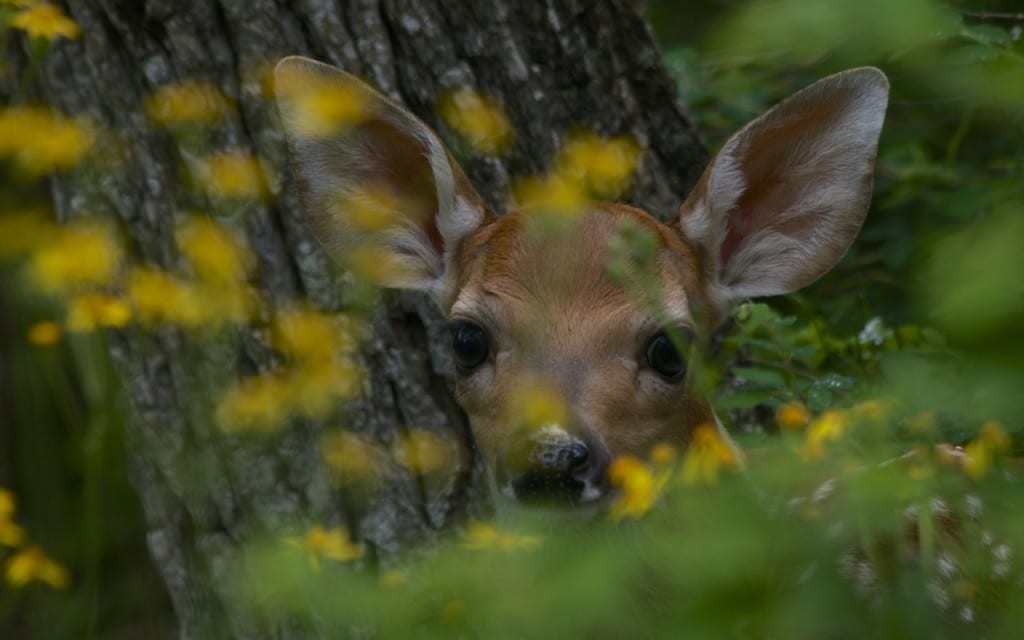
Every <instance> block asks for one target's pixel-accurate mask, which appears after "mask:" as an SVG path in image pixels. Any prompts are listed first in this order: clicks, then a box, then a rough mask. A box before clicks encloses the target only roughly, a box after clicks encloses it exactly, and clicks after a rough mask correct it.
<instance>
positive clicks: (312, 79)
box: [274, 56, 493, 295]
mask: <svg viewBox="0 0 1024 640" xmlns="http://www.w3.org/2000/svg"><path fill="white" fill-rule="evenodd" d="M274 81H275V87H274V88H275V94H276V98H277V104H278V111H279V112H280V114H281V121H282V123H283V125H284V130H285V134H286V136H287V138H288V146H289V148H290V149H291V152H292V162H293V167H294V170H295V178H296V182H297V183H298V187H299V191H300V193H301V196H302V204H303V208H304V210H305V216H306V220H307V221H308V223H309V224H310V226H311V228H312V230H313V233H314V235H315V236H316V237H317V239H318V240H320V242H321V243H323V244H324V246H325V247H326V248H327V249H328V250H329V251H331V252H332V253H333V254H335V255H337V256H338V257H339V258H340V259H341V260H343V261H344V260H346V259H350V260H351V259H352V256H354V255H364V257H366V258H367V259H368V261H369V262H371V263H372V264H370V265H369V266H370V267H371V269H372V271H373V272H374V273H375V275H376V278H377V280H378V281H379V282H380V283H381V284H383V285H385V286H390V287H397V288H404V289H421V290H426V291H430V292H432V293H434V294H436V295H443V293H444V291H445V290H446V289H448V288H450V287H451V286H452V283H453V281H454V278H455V275H454V273H453V270H454V267H453V256H454V254H455V252H456V251H457V249H458V246H459V244H460V243H461V241H462V240H463V239H464V238H465V237H466V236H467V235H469V234H470V233H472V232H473V231H475V230H476V229H478V228H479V227H480V226H482V225H483V224H485V223H486V222H487V221H488V220H490V219H491V218H492V217H493V214H492V213H491V212H490V211H489V210H488V208H487V207H486V205H485V204H484V203H483V200H482V199H481V197H480V196H479V194H478V193H477V192H476V190H475V189H474V188H473V186H472V185H471V184H470V183H469V180H468V179H467V178H466V176H465V174H464V173H463V172H462V170H461V169H460V168H459V166H458V164H457V163H456V162H455V161H454V160H453V159H452V157H451V155H450V154H449V153H448V150H447V149H446V148H445V146H444V144H442V143H441V140H440V138H439V137H438V136H437V134H436V133H434V132H433V131H432V130H431V129H430V127H428V126H427V125H426V124H424V123H423V122H422V121H420V120H419V119H418V118H417V117H416V116H414V115H413V114H412V113H410V112H409V111H407V110H406V109H404V108H403V107H401V106H399V105H397V104H395V103H394V102H392V101H391V100H389V99H388V98H386V97H385V96H383V95H381V94H380V93H378V92H377V91H375V90H373V89H371V88H370V87H369V86H367V85H366V84H365V83H363V82H362V81H361V80H359V79H358V78H356V77H355V76H353V75H350V74H348V73H345V72H344V71H342V70H340V69H337V68H335V67H332V66H329V65H326V64H322V63H319V62H315V61H313V60H309V59H307V58H302V57H298V56H295V57H290V58H285V59H284V60H282V61H281V62H280V63H278V65H277V68H276V69H275V70H274ZM367 249H369V251H368V252H367V251H366V250H367ZM360 251H363V254H360Z"/></svg>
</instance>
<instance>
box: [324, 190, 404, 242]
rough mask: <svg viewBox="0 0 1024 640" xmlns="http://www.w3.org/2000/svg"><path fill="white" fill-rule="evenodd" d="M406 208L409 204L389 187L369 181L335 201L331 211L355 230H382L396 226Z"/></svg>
mask: <svg viewBox="0 0 1024 640" xmlns="http://www.w3.org/2000/svg"><path fill="white" fill-rule="evenodd" d="M409 210H411V207H410V206H409V205H407V204H404V203H403V202H402V200H401V199H400V198H399V197H398V195H397V194H396V193H394V192H393V191H392V190H390V189H388V188H387V187H385V186H378V185H370V186H365V187H361V188H358V189H355V190H353V191H352V192H351V193H348V194H346V195H345V196H344V197H343V198H341V199H339V200H338V201H336V202H335V203H334V207H333V211H332V213H333V215H336V216H338V217H340V218H341V219H342V220H344V222H345V223H346V224H347V225H348V226H350V227H352V228H353V229H355V230H357V231H384V230H386V229H391V228H394V227H397V226H398V225H399V224H400V221H401V220H403V218H404V216H405V214H404V213H403V212H404V211H409Z"/></svg>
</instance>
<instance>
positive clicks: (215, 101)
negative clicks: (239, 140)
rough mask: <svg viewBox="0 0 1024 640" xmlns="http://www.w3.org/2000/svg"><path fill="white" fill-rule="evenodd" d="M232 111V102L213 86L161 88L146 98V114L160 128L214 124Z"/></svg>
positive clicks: (197, 84)
mask: <svg viewBox="0 0 1024 640" xmlns="http://www.w3.org/2000/svg"><path fill="white" fill-rule="evenodd" d="M230 109H231V102H230V101H229V100H228V99H227V97H226V96H225V95H224V94H223V93H222V92H221V90H220V89H218V88H217V87H215V86H213V85H209V84H203V83H201V82H196V81H186V82H182V83H180V84H172V85H167V86H164V87H160V88H159V89H157V90H156V91H155V92H153V94H152V95H150V96H149V98H147V99H146V104H145V110H146V115H148V116H149V118H150V119H151V120H153V121H154V122H156V123H157V124H159V125H162V126H175V125H180V124H185V123H196V124H206V125H209V124H214V123H215V122H217V121H218V120H220V119H221V118H223V117H224V116H225V115H226V114H227V113H228V112H229V111H230Z"/></svg>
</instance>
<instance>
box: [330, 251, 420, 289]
mask: <svg viewBox="0 0 1024 640" xmlns="http://www.w3.org/2000/svg"><path fill="white" fill-rule="evenodd" d="M345 262H346V265H347V266H348V268H349V269H351V270H352V272H353V273H355V274H356V275H358V276H360V277H363V278H366V279H367V280H369V281H370V282H373V283H376V284H381V285H387V284H389V283H393V282H402V281H404V280H405V279H407V278H409V277H410V276H411V275H412V271H411V270H410V267H409V264H408V263H407V262H406V261H405V260H403V259H402V258H401V257H400V256H398V255H397V254H395V253H394V252H393V251H391V250H390V249H388V248H387V247H385V246H384V245H381V244H376V243H369V244H360V245H356V246H353V247H352V248H351V249H349V250H348V251H346V253H345Z"/></svg>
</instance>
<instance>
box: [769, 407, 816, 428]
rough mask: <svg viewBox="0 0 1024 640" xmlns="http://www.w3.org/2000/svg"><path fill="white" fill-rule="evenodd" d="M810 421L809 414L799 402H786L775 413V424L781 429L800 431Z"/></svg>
mask: <svg viewBox="0 0 1024 640" xmlns="http://www.w3.org/2000/svg"><path fill="white" fill-rule="evenodd" d="M810 420H811V412H810V411H808V410H807V408H806V407H805V406H804V405H802V404H800V403H799V402H787V403H786V404H783V405H781V406H780V407H779V408H778V409H776V411H775V422H777V423H778V425H779V426H780V427H781V428H783V429H802V428H803V427H806V426H807V423H808V422H810Z"/></svg>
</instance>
